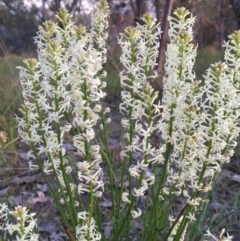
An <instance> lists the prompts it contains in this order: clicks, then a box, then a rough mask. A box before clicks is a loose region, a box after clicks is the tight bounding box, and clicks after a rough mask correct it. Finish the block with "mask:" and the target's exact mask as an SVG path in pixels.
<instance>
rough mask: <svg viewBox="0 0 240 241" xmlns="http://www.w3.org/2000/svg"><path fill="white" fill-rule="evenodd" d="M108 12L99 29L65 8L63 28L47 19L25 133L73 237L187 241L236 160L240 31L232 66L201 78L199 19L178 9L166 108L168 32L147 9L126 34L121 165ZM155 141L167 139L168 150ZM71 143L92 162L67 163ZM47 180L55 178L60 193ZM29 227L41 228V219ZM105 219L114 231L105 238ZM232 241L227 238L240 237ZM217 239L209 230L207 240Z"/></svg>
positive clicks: (21, 125)
mask: <svg viewBox="0 0 240 241" xmlns="http://www.w3.org/2000/svg"><path fill="white" fill-rule="evenodd" d="M108 16H109V8H108V5H107V2H106V0H101V1H100V2H99V3H98V5H97V6H96V8H95V10H94V12H93V14H92V24H91V29H90V31H87V29H86V28H85V27H83V26H79V27H78V26H75V25H74V23H73V22H72V20H71V16H70V15H69V13H68V12H67V11H66V10H65V9H60V10H59V12H58V14H57V19H58V20H59V22H60V23H61V27H60V26H59V25H58V24H55V23H53V22H50V21H47V22H45V23H44V26H43V27H40V28H39V32H38V35H37V37H36V38H35V41H36V43H37V46H38V60H36V59H27V60H25V61H24V62H25V64H26V67H25V68H22V67H19V69H20V81H21V85H22V89H23V91H22V93H23V97H24V105H23V108H22V117H16V119H17V123H18V130H19V134H20V136H21V137H22V139H23V141H25V142H26V143H27V144H28V145H29V146H30V147H31V151H30V152H29V155H28V156H29V158H30V159H31V161H30V167H31V168H33V167H37V168H38V169H39V170H40V171H41V173H42V175H43V177H44V179H45V181H46V183H47V184H48V186H49V190H50V192H51V194H52V196H53V198H54V201H55V204H56V207H57V208H58V210H59V213H60V215H61V219H62V223H63V226H64V228H65V231H66V234H67V236H68V238H69V240H71V241H73V240H79V241H80V240H87V241H90V240H114V241H120V240H135V239H136V240H137V239H138V240H143V241H144V240H145V241H149V240H164V241H170V240H171V241H179V240H184V238H185V236H186V237H187V228H188V225H189V223H191V222H194V221H195V220H196V213H197V212H198V210H199V209H200V208H201V205H202V203H204V202H207V201H208V200H206V193H207V192H208V191H209V190H210V189H211V183H212V180H213V177H214V175H215V173H216V172H219V171H220V170H221V166H222V164H224V163H227V162H229V158H230V156H231V155H233V149H234V147H235V145H236V141H235V140H236V137H237V136H238V134H239V125H238V118H239V103H240V97H239V78H240V77H239V76H240V74H239V73H240V72H239V66H240V65H239V53H240V32H235V33H233V34H232V35H230V37H229V39H230V40H229V41H228V42H227V43H225V47H226V50H225V62H223V63H220V62H219V63H215V64H213V65H211V66H210V68H209V69H208V70H207V71H206V74H205V75H204V76H203V81H200V80H197V79H196V76H195V73H194V71H193V65H194V61H195V57H196V47H195V46H194V45H193V44H192V40H193V31H192V27H193V24H194V21H195V18H194V17H192V16H191V14H190V13H189V11H188V10H186V9H185V8H178V9H177V10H175V11H174V13H173V16H172V17H169V25H170V28H169V43H168V45H167V50H166V62H165V75H164V77H163V94H162V100H161V101H159V93H158V92H157V91H155V90H154V89H153V87H152V82H153V81H154V79H155V78H156V73H155V72H154V69H155V66H156V58H157V55H158V54H157V53H158V48H159V38H160V35H161V30H160V26H159V24H157V23H156V19H154V17H153V16H152V15H151V14H149V13H147V14H145V15H144V16H143V18H142V20H143V23H144V24H143V25H137V26H136V27H128V28H126V29H125V31H124V33H123V34H120V36H119V38H118V41H119V44H120V46H121V48H122V55H121V57H120V61H121V63H122V65H123V71H122V72H121V73H120V81H121V87H122V92H121V96H122V103H121V104H120V107H119V108H120V112H121V114H122V115H123V118H122V127H123V129H124V140H125V143H124V144H123V145H122V146H123V150H122V151H121V153H120V156H121V159H122V162H121V165H120V166H119V163H116V162H115V161H114V156H113V155H112V152H111V150H110V148H109V143H108V136H107V134H108V123H109V122H110V119H109V118H107V115H108V113H109V112H110V109H109V108H108V107H106V106H105V104H104V97H105V95H106V94H105V92H104V91H103V89H104V88H105V87H106V83H105V82H104V81H103V79H104V77H105V76H106V73H105V72H104V70H103V64H104V63H105V62H106V58H107V57H106V56H107V55H106V54H107V49H106V39H107V25H108V22H107V19H108ZM112 81H114V80H112ZM153 135H158V136H159V139H160V140H161V141H160V142H159V143H158V145H156V143H153V142H152V136H153ZM69 136H72V139H71V140H72V143H73V145H74V146H75V148H76V149H77V151H78V153H79V154H81V156H82V157H83V158H82V160H75V162H71V163H70V162H69V159H68V155H67V152H66V149H65V147H64V142H65V139H66V137H68V140H69ZM136 153H138V154H139V153H140V155H139V156H140V157H139V158H138V160H135V159H134V156H135V154H136ZM40 156H41V157H42V158H43V157H44V161H41V160H40ZM33 160H36V162H37V165H35V164H34V162H33ZM103 167H104V169H103ZM119 168H121V171H120V172H119ZM76 170H77V171H76ZM49 174H53V175H54V176H55V179H56V183H57V185H58V188H59V189H58V192H55V190H54V189H53V186H52V185H51V183H50V182H49V181H48V175H49ZM74 174H76V177H75V178H73V176H74ZM105 176H108V179H109V182H106V181H104V178H105ZM105 180H106V178H105ZM126 183H127V184H126ZM104 189H105V190H104ZM104 191H105V192H107V193H109V194H110V199H111V202H110V203H111V207H110V209H109V210H106V208H103V207H101V206H100V205H99V200H101V198H102V195H103V192H104ZM83 195H85V196H86V195H87V201H86V202H84V201H82V196H83ZM85 200H86V198H85ZM176 203H178V208H176ZM20 209H21V210H22V207H18V208H17V209H16V210H20ZM23 211H24V212H26V210H25V209H24V210H23ZM8 212H9V210H8V207H7V206H2V209H1V217H2V218H3V219H5V220H7V215H6V213H8ZM10 214H11V213H10ZM66 214H67V215H66ZM31 217H32V216H31ZM30 220H32V226H31V227H32V228H34V227H35V226H36V220H34V219H32V218H31V219H30ZM18 221H19V220H18ZM106 223H108V224H109V223H110V227H111V233H110V234H108V235H106V234H105V235H104V234H103V233H104V232H102V230H103V226H104V225H105V224H106ZM28 224H29V223H28ZM9 225H10V223H9V222H7V223H6V224H5V225H3V227H2V228H4V229H8V228H9V227H10V226H9ZM15 227H16V229H15V230H16V231H18V232H19V229H17V226H15ZM24 227H28V226H27V224H26V225H25V224H24V222H22V228H23V229H24ZM11 230H12V229H11ZM10 233H11V234H12V232H11V231H10ZM30 234H33V238H29V237H30V236H27V237H26V238H25V239H21V240H37V239H38V235H35V236H34V233H32V232H31V233H30ZM222 235H223V233H221V234H220V238H221V240H225V241H227V240H232V237H231V236H229V235H227V237H225V238H224V237H222ZM210 237H214V236H213V235H212V234H211V233H210V231H209V230H207V231H206V240H208V238H210ZM214 238H215V237H214ZM220 238H219V239H220ZM215 240H218V239H217V238H215Z"/></svg>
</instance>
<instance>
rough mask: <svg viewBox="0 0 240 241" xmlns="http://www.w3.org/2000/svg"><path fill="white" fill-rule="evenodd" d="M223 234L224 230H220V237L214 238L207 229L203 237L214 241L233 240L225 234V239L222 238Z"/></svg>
mask: <svg viewBox="0 0 240 241" xmlns="http://www.w3.org/2000/svg"><path fill="white" fill-rule="evenodd" d="M224 233H225V228H224V229H222V231H221V233H220V235H219V237H218V238H216V237H215V236H214V235H213V234H212V233H211V232H210V231H209V229H207V233H206V234H204V235H205V236H207V237H208V238H210V237H211V238H213V239H214V240H215V241H231V240H232V239H233V236H229V234H228V233H227V237H223V234H224ZM205 241H209V240H205Z"/></svg>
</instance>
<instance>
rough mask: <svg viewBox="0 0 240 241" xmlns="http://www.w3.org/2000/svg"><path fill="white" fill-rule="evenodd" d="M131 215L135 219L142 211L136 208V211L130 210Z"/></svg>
mask: <svg viewBox="0 0 240 241" xmlns="http://www.w3.org/2000/svg"><path fill="white" fill-rule="evenodd" d="M131 214H132V217H133V218H134V219H136V218H138V217H140V216H141V215H142V211H141V210H140V209H139V208H138V209H137V211H135V210H131Z"/></svg>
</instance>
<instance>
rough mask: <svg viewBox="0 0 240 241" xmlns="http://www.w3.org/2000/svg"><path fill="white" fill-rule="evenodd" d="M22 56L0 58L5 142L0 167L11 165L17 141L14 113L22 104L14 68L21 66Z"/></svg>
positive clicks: (1, 121) (0, 110) (0, 125)
mask: <svg viewBox="0 0 240 241" xmlns="http://www.w3.org/2000/svg"><path fill="white" fill-rule="evenodd" d="M23 58H24V56H15V55H8V56H6V57H1V58H0V86H1V88H0V103H1V105H0V131H2V132H3V133H5V134H6V138H7V141H6V142H4V143H2V144H4V145H2V147H1V148H0V166H2V165H3V164H4V163H5V164H6V163H8V164H10V165H11V164H12V163H13V161H14V158H13V156H14V154H15V141H16V140H17V131H16V124H15V121H14V115H15V113H18V109H19V108H20V106H21V104H22V96H21V88H20V84H19V80H18V71H17V69H16V66H19V65H22V60H23Z"/></svg>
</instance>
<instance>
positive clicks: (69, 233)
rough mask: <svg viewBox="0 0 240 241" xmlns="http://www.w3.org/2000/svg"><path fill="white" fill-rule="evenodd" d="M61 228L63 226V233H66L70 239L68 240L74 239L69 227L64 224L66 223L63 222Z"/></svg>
mask: <svg viewBox="0 0 240 241" xmlns="http://www.w3.org/2000/svg"><path fill="white" fill-rule="evenodd" d="M63 228H64V230H65V233H66V234H67V236H68V238H69V240H70V241H75V239H74V237H73V235H72V233H71V231H70V229H69V228H68V226H66V225H64V224H63Z"/></svg>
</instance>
